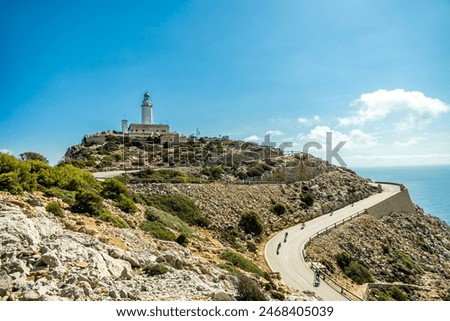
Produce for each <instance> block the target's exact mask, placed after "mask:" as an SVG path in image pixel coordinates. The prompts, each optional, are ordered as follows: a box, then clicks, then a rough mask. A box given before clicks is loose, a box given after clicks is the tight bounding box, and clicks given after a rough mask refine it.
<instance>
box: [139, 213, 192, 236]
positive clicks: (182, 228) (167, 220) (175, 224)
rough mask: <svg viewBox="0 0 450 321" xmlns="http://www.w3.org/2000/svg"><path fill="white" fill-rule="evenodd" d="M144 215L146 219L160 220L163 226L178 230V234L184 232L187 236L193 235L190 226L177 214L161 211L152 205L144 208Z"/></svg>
mask: <svg viewBox="0 0 450 321" xmlns="http://www.w3.org/2000/svg"><path fill="white" fill-rule="evenodd" d="M145 215H146V218H147V220H149V221H151V222H152V221H153V222H154V221H158V222H161V224H162V225H164V226H165V227H167V228H169V229H171V230H175V231H178V232H179V233H180V234H184V235H186V236H188V237H192V236H193V230H192V228H191V227H190V226H189V225H188V224H187V223H186V222H185V221H183V220H182V219H180V218H179V217H178V216H175V215H172V214H170V213H167V212H164V211H161V210H159V209H157V208H154V207H148V208H147V209H146V210H145Z"/></svg>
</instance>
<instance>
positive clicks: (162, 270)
mask: <svg viewBox="0 0 450 321" xmlns="http://www.w3.org/2000/svg"><path fill="white" fill-rule="evenodd" d="M143 270H144V273H145V274H147V275H148V276H155V275H162V274H166V273H167V272H169V268H168V267H167V266H165V265H164V264H161V263H157V264H154V265H147V266H145V267H144V268H143Z"/></svg>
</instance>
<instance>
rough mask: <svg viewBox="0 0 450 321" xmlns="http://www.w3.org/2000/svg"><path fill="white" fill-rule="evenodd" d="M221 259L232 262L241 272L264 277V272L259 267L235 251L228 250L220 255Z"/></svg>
mask: <svg viewBox="0 0 450 321" xmlns="http://www.w3.org/2000/svg"><path fill="white" fill-rule="evenodd" d="M220 258H221V259H223V260H225V261H228V262H230V263H231V264H233V265H234V266H236V267H238V268H240V269H241V270H244V271H247V272H251V273H256V274H258V275H260V276H262V277H264V271H263V270H261V268H260V267H259V266H257V265H256V264H255V263H253V262H251V261H250V260H248V259H246V258H245V257H243V256H242V255H240V254H238V253H236V252H234V251H230V250H226V251H225V252H222V253H221V254H220Z"/></svg>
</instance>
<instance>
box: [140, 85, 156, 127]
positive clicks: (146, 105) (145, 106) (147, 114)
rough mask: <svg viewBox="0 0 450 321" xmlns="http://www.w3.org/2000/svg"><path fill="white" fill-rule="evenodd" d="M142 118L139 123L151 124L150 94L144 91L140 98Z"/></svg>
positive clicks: (151, 106)
mask: <svg viewBox="0 0 450 321" xmlns="http://www.w3.org/2000/svg"><path fill="white" fill-rule="evenodd" d="M141 108H142V118H141V124H144V125H151V124H152V109H153V105H152V101H151V100H150V94H149V93H148V92H145V94H144V99H143V100H142V105H141Z"/></svg>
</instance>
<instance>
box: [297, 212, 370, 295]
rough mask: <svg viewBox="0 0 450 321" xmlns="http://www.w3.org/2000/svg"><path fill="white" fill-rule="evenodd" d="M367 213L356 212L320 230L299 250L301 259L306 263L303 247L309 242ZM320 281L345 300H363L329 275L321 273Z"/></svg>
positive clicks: (311, 266)
mask: <svg viewBox="0 0 450 321" xmlns="http://www.w3.org/2000/svg"><path fill="white" fill-rule="evenodd" d="M366 213H367V209H364V210H362V211H359V212H356V213H355V214H353V215H351V216H349V217H346V218H344V219H343V220H341V221H339V222H336V223H334V224H331V225H329V226H327V227H325V228H323V229H321V230H320V231H318V232H317V233H316V234H314V235H313V236H311V237H310V238H309V239H308V240H307V241H306V242H305V244H303V247H302V249H301V254H302V257H303V259H304V260H305V262H306V250H305V247H306V246H307V245H308V244H309V243H311V241H312V240H313V239H315V238H316V237H318V236H320V235H322V234H324V233H328V231H330V230H331V229H333V228H336V227H338V226H340V225H342V224H344V223H345V222H348V221H351V220H352V219H354V218H355V217H358V216H360V215H362V214H366ZM309 267H310V268H311V270H312V269H313V264H311V265H310V266H309ZM321 274H322V279H323V280H324V281H325V282H326V283H327V284H328V285H329V286H331V287H332V288H333V289H335V290H336V291H337V292H340V293H341V295H343V296H344V297H346V298H347V299H349V300H350V301H364V298H362V297H361V296H359V295H357V294H356V293H353V292H352V291H350V290H349V289H347V288H346V287H344V286H343V285H341V284H340V283H339V282H338V281H337V280H335V279H333V278H332V277H331V276H330V275H329V274H327V273H324V272H322V273H321Z"/></svg>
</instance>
